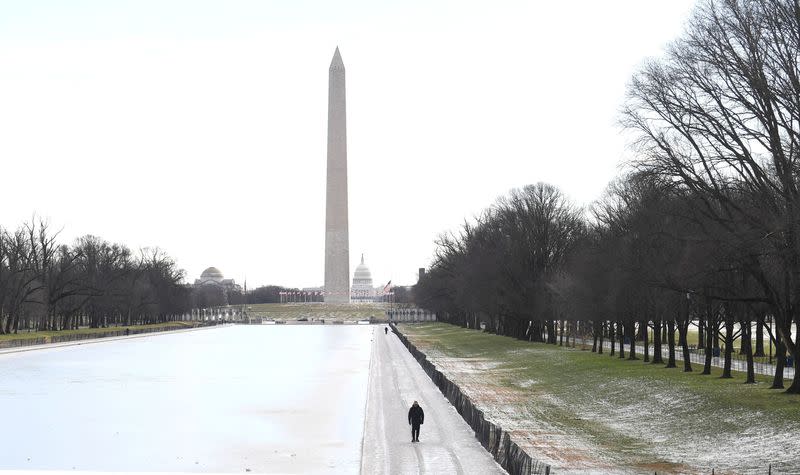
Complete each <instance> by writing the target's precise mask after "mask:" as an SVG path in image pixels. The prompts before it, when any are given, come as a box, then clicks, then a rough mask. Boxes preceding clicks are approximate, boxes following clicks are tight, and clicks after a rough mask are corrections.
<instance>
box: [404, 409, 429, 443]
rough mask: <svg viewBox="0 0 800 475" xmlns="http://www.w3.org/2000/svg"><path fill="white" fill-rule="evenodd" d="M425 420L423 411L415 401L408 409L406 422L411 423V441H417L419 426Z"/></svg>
mask: <svg viewBox="0 0 800 475" xmlns="http://www.w3.org/2000/svg"><path fill="white" fill-rule="evenodd" d="M424 422H425V412H424V411H423V410H422V408H421V407H420V405H419V403H418V402H417V401H414V404H412V405H411V409H409V410H408V423H409V425H411V442H419V426H421V425H422V424H423V423H424Z"/></svg>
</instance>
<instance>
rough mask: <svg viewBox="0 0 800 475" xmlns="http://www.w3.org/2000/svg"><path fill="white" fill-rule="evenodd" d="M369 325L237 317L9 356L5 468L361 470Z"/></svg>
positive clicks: (1, 373) (2, 449) (2, 367)
mask: <svg viewBox="0 0 800 475" xmlns="http://www.w3.org/2000/svg"><path fill="white" fill-rule="evenodd" d="M373 329H374V327H372V326H368V325H364V326H356V325H353V326H344V325H342V326H339V325H337V326H318V325H287V326H283V325H275V326H229V327H222V328H214V329H204V330H197V331H191V332H185V333H173V334H165V335H157V336H151V337H146V338H134V339H129V340H119V341H113V342H103V343H94V344H88V345H81V346H70V347H63V348H54V349H46V350H37V351H29V352H24V353H13V354H6V355H0V407H2V408H3V419H2V422H3V423H2V430H0V469H29V470H50V469H58V470H73V469H75V470H102V471H181V472H186V471H191V472H245V471H246V470H247V469H250V470H252V471H253V472H294V473H298V472H302V473H333V472H335V473H357V472H358V470H359V464H360V460H361V436H362V429H363V424H364V405H365V399H366V387H367V379H368V372H369V359H370V347H371V346H370V341H371V338H372V333H373Z"/></svg>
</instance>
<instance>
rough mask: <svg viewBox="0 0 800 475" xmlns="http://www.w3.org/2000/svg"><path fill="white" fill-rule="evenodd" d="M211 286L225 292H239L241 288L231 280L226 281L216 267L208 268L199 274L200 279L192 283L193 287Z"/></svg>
mask: <svg viewBox="0 0 800 475" xmlns="http://www.w3.org/2000/svg"><path fill="white" fill-rule="evenodd" d="M204 285H213V286H216V287H221V288H222V289H223V290H225V292H228V291H231V290H235V291H241V289H242V288H241V287H240V286H239V284H237V283H236V281H235V280H233V279H226V278H225V276H224V275H223V274H222V272H221V271H220V270H219V269H217V268H216V267H209V268H208V269H206V270H204V271H203V273H202V274H200V278H199V279H196V280H195V281H194V286H195V287H201V286H204Z"/></svg>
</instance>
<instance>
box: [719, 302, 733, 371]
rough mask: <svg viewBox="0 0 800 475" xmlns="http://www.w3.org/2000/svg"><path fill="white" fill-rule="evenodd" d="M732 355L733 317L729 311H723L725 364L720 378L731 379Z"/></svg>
mask: <svg viewBox="0 0 800 475" xmlns="http://www.w3.org/2000/svg"><path fill="white" fill-rule="evenodd" d="M732 355H733V317H732V316H731V315H730V311H729V310H728V309H725V364H724V365H723V368H722V376H720V377H721V378H725V379H728V378H732V377H733V376H731V356H732Z"/></svg>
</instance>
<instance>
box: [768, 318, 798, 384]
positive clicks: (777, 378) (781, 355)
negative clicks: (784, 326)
mask: <svg viewBox="0 0 800 475" xmlns="http://www.w3.org/2000/svg"><path fill="white" fill-rule="evenodd" d="M774 342H775V375H774V376H773V378H772V386H770V389H783V387H784V386H783V368H784V367H785V366H786V347H784V345H783V338H781V335H780V333H778V332H775V339H774ZM795 379H798V378H797V377H796V376H795Z"/></svg>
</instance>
